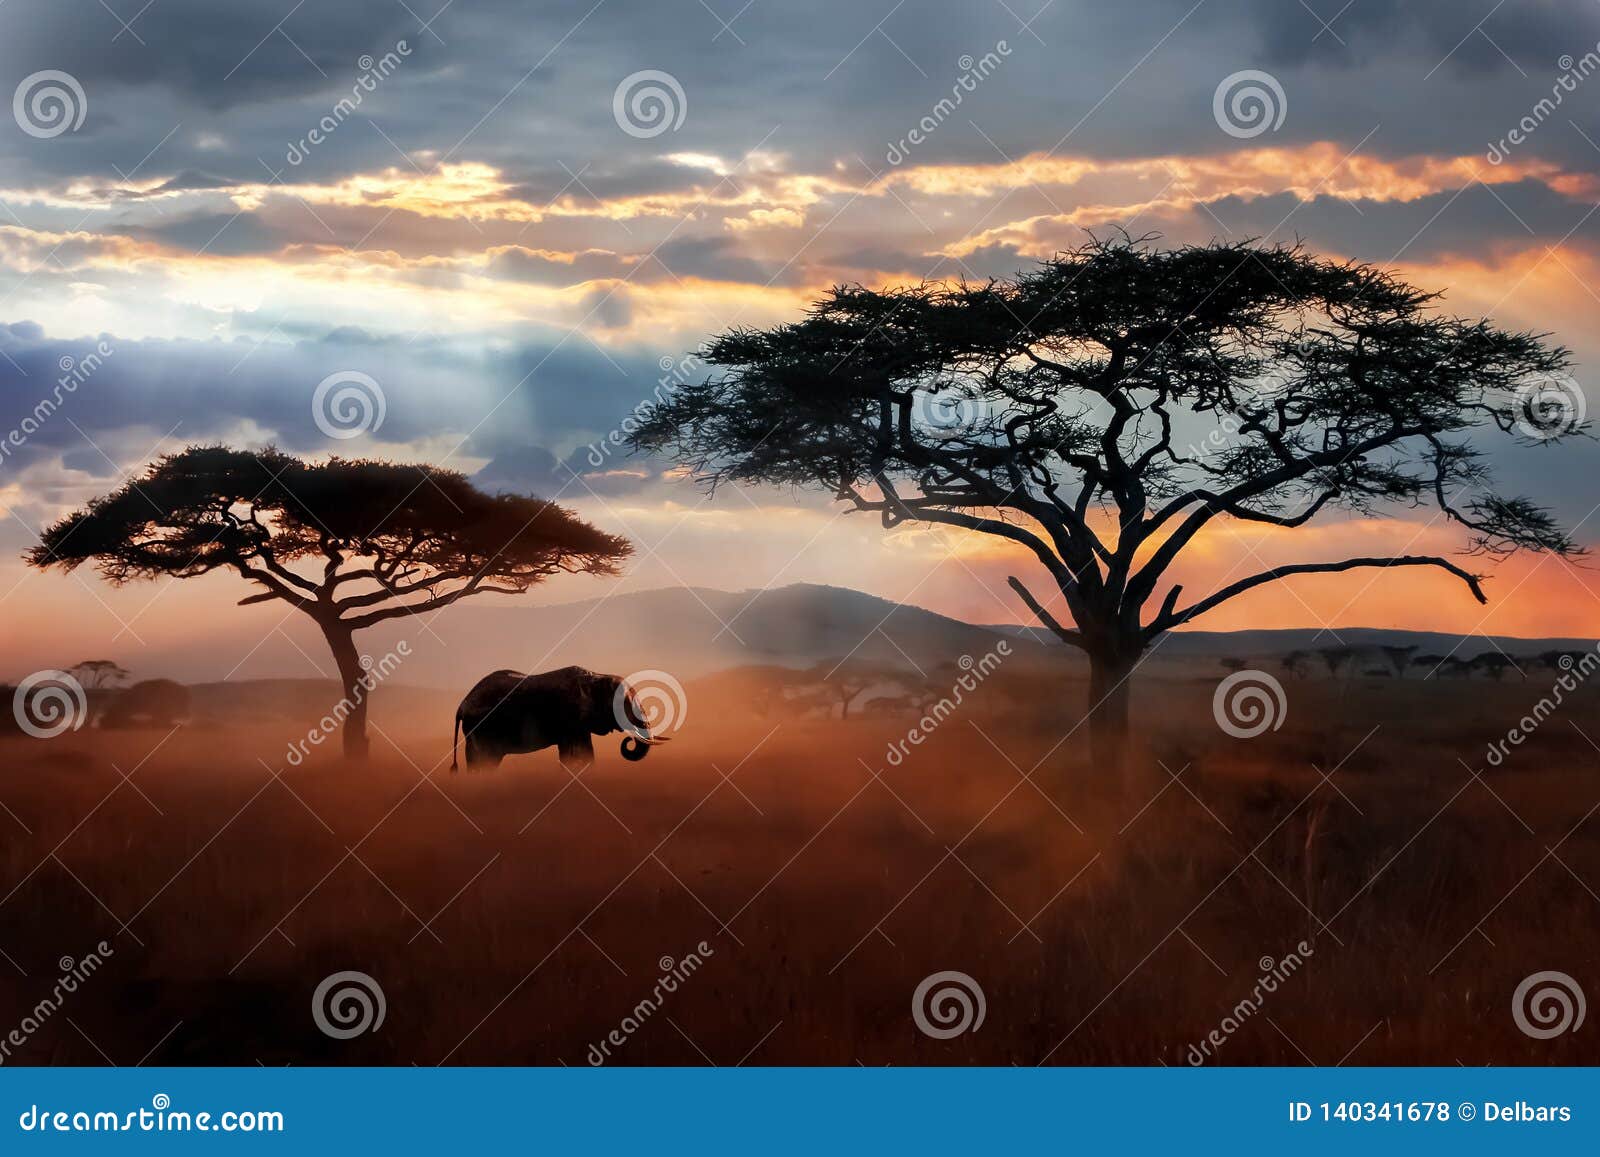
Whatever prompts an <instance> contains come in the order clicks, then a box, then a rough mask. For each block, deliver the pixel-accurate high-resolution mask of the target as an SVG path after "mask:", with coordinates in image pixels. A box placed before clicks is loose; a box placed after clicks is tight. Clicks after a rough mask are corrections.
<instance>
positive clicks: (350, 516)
mask: <svg viewBox="0 0 1600 1157" xmlns="http://www.w3.org/2000/svg"><path fill="white" fill-rule="evenodd" d="M630 549H631V548H630V547H629V545H628V543H627V542H626V541H625V540H624V539H621V538H616V537H614V536H612V535H609V534H606V533H604V532H602V531H599V530H597V529H595V528H594V527H593V526H590V525H589V524H588V523H587V522H584V521H582V520H581V519H579V518H577V517H575V516H574V515H573V514H571V513H570V512H569V511H567V510H565V509H563V508H562V507H560V506H557V505H556V504H554V503H552V502H546V501H543V500H541V499H538V498H527V497H523V496H521V495H515V494H500V495H489V494H485V493H483V492H482V491H480V490H478V489H477V488H476V487H474V486H473V485H472V483H471V482H469V481H468V480H467V479H466V478H465V476H463V475H461V474H459V473H456V472H455V471H453V470H443V469H440V468H438V467H435V466H427V465H398V464H394V463H388V462H373V461H364V460H357V461H353V460H346V459H341V458H333V459H331V460H329V461H327V462H321V463H312V462H305V461H302V460H300V459H298V458H294V457H291V456H290V455H288V454H284V453H282V452H280V451H278V450H276V449H272V448H268V449H266V450H262V451H259V452H249V451H244V450H234V449H230V448H227V447H223V446H192V447H190V448H188V449H187V450H184V451H183V452H182V453H179V454H170V455H167V456H165V457H163V458H161V459H159V460H157V461H156V462H155V463H154V464H153V465H152V466H150V467H149V468H148V469H147V470H146V471H145V472H144V473H143V475H141V476H140V477H138V478H136V479H133V480H131V481H129V482H128V483H127V484H126V485H125V486H123V487H122V488H121V489H119V490H116V491H114V492H113V493H111V494H108V495H105V496H104V497H102V498H97V499H95V500H94V501H93V502H91V503H90V504H89V505H88V506H87V507H85V508H84V509H82V510H80V511H78V512H77V513H75V514H72V515H69V516H68V517H66V518H64V519H62V520H61V521H60V522H57V523H56V524H55V525H54V526H52V527H50V528H49V529H48V530H47V531H45V533H44V536H43V537H42V539H41V540H40V542H39V544H38V545H37V546H35V547H34V548H33V549H32V550H30V551H29V552H28V554H27V556H26V558H27V561H28V562H29V563H31V564H32V565H34V566H37V567H41V568H48V567H52V566H61V567H63V568H65V569H67V570H71V569H73V568H75V567H77V566H80V565H82V564H83V563H85V562H89V561H91V560H92V561H94V562H95V563H96V564H97V565H98V568H99V571H100V573H101V574H102V575H103V576H104V577H105V578H106V579H107V580H108V581H110V582H112V583H114V584H118V585H120V584H122V583H125V582H127V581H129V580H130V579H148V578H158V577H161V576H171V577H174V578H191V577H194V576H196V575H202V574H208V573H210V572H212V571H228V570H231V571H236V572H237V573H238V574H239V575H240V576H241V577H242V578H244V579H245V580H247V581H249V582H251V583H253V584H255V585H256V586H257V587H259V588H260V590H259V591H258V592H257V593H256V594H253V595H250V596H249V597H247V598H244V599H241V600H240V603H239V605H240V606H246V605H248V604H250V603H259V602H268V601H271V600H275V599H276V600H280V601H282V602H285V603H287V604H288V605H289V606H291V607H294V608H295V609H297V610H299V611H302V612H303V613H305V614H306V615H309V616H310V617H311V619H312V620H313V621H314V622H315V623H316V624H317V626H318V627H319V628H320V629H321V631H322V634H323V637H324V638H325V639H326V640H327V642H328V646H329V648H330V649H331V650H332V652H333V658H334V662H335V663H336V664H337V666H338V669H339V679H340V683H341V685H342V686H343V688H344V692H345V697H346V703H347V704H348V706H345V705H341V707H342V709H343V713H344V714H345V726H344V750H345V754H346V755H347V756H352V757H360V756H363V755H365V753H366V750H367V737H366V719H367V696H366V691H367V690H368V688H366V687H364V686H363V684H362V680H363V676H364V674H365V671H364V668H363V666H362V662H361V654H360V652H359V651H358V650H357V648H356V644H355V638H354V635H355V632H356V631H359V630H361V629H362V628H364V627H370V626H372V625H373V624H374V623H380V622H383V621H384V620H386V619H393V618H398V617H399V616H401V615H414V614H421V613H423V612H426V611H435V610H439V609H440V608H442V607H447V606H449V605H450V604H451V603H454V602H456V601H457V600H458V599H463V598H466V597H467V596H468V595H475V594H481V593H490V592H493V593H497V594H521V593H522V592H524V591H526V590H527V589H528V588H529V587H530V586H532V585H533V584H535V583H537V582H540V581H542V580H543V579H545V578H547V577H548V576H550V575H552V574H555V573H557V572H559V571H569V572H585V573H589V574H606V575H609V574H615V573H616V566H617V563H618V562H619V561H620V560H621V559H623V558H625V557H626V556H627V555H628V553H629V551H630ZM297 564H298V565H297Z"/></svg>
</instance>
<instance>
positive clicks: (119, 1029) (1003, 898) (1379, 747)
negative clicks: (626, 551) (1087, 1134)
mask: <svg viewBox="0 0 1600 1157" xmlns="http://www.w3.org/2000/svg"><path fill="white" fill-rule="evenodd" d="M1220 676H1221V671H1220V669H1219V668H1217V667H1216V666H1215V664H1214V663H1210V664H1207V663H1200V662H1193V663H1188V664H1184V663H1172V664H1168V665H1167V666H1166V667H1164V668H1161V669H1160V670H1158V671H1157V672H1156V673H1155V674H1153V675H1150V676H1148V677H1141V678H1140V679H1139V681H1138V683H1137V685H1136V690H1135V694H1134V704H1133V710H1134V718H1135V721H1136V728H1135V732H1136V734H1137V735H1139V736H1141V737H1142V738H1141V740H1140V742H1139V743H1138V744H1137V750H1136V751H1135V752H1134V753H1133V754H1132V756H1131V758H1130V769H1129V771H1128V772H1127V773H1126V774H1125V775H1124V776H1122V777H1120V778H1117V777H1112V776H1109V775H1108V774H1107V773H1106V772H1105V771H1104V770H1103V769H1101V768H1097V767H1094V766H1091V765H1090V763H1089V761H1088V758H1087V754H1086V745H1085V743H1084V741H1083V732H1082V730H1081V728H1079V727H1078V725H1077V722H1076V720H1077V718H1078V715H1079V714H1080V712H1081V707H1079V704H1081V703H1082V700H1083V695H1084V690H1085V688H1084V681H1083V679H1082V677H1081V675H1080V674H1079V673H1076V672H1073V671H1070V670H1062V671H1049V670H1039V669H1036V668H1030V669H1028V670H1026V671H1023V670H1021V669H1020V667H1019V668H1013V669H1011V670H1009V671H1008V670H1006V669H1003V668H1002V669H1001V670H999V671H998V672H996V673H995V674H994V675H993V676H992V677H991V678H989V679H987V680H985V681H984V682H983V684H982V686H980V687H979V688H978V690H977V691H976V692H975V693H974V694H971V695H967V696H965V701H964V702H963V703H962V704H961V705H960V706H959V707H957V709H956V710H955V712H954V713H952V714H949V715H948V716H947V717H945V718H943V719H942V720H940V721H937V726H936V728H935V729H934V730H932V732H931V733H929V734H928V735H927V738H926V740H925V741H924V742H921V743H919V744H917V745H916V746H914V747H910V748H909V753H908V754H906V755H905V756H904V757H903V758H900V759H897V760H890V759H889V758H888V756H887V753H888V752H889V751H890V750H891V748H892V746H893V745H894V744H896V743H897V742H901V741H903V740H904V738H905V736H906V734H907V731H908V728H909V727H911V726H914V725H915V724H916V722H917V720H916V719H915V718H914V717H912V716H911V715H908V714H905V713H899V714H895V713H889V712H884V713H872V712H861V713H859V714H858V715H853V716H852V717H850V718H847V719H845V720H839V719H823V718H816V717H812V718H804V717H795V716H794V715H793V714H792V713H786V712H784V711H782V710H777V709H774V707H773V705H772V704H771V703H770V702H763V701H762V700H761V699H760V698H759V697H758V696H756V695H754V694H753V693H752V687H754V686H755V685H756V684H757V683H758V682H759V680H758V679H756V678H755V677H754V676H752V675H749V674H741V673H739V672H728V673H724V674H722V675H719V676H714V677H708V678H706V679H703V680H700V681H697V682H692V683H690V684H689V685H688V687H687V689H686V693H687V703H688V711H687V716H686V718H685V720H684V726H683V727H682V729H681V730H680V731H679V732H678V734H677V736H676V737H675V740H674V742H673V743H672V744H670V745H663V746H661V747H659V748H658V749H656V750H655V751H654V752H652V754H651V755H650V757H649V759H648V760H646V761H644V762H641V763H625V762H624V761H622V760H621V759H620V757H619V756H618V754H617V752H616V748H615V745H614V742H612V741H606V740H600V741H597V748H598V759H597V762H596V763H595V765H594V766H593V767H592V768H591V769H589V770H588V771H586V772H584V773H582V774H581V775H577V776H574V775H572V774H570V773H569V772H568V771H566V770H565V769H564V768H563V767H562V766H561V765H560V764H559V763H558V761H557V760H556V758H555V756H554V753H553V752H551V751H545V752H541V753H537V754H533V755H524V756H513V757H510V758H509V759H507V760H506V762H505V763H504V764H502V766H501V767H500V768H499V769H497V770H495V771H493V772H475V773H468V772H467V771H466V770H464V769H463V770H462V771H461V772H459V773H452V771H451V768H450V751H449V746H448V738H449V730H450V728H449V724H450V717H451V712H452V710H453V706H454V699H453V698H452V697H450V696H447V695H444V694H442V693H433V692H426V691H421V690H418V689H415V688H408V687H404V686H395V687H391V688H385V689H383V690H382V691H380V693H379V694H378V695H377V696H375V706H374V711H373V716H372V721H371V726H372V730H373V747H372V754H371V758H370V760H369V762H368V763H366V764H365V765H350V764H347V763H345V762H343V761H342V760H340V759H339V757H338V755H337V752H336V751H331V750H328V749H327V748H323V749H321V750H318V751H316V752H315V753H314V754H312V756H311V757H310V758H308V759H306V760H304V761H303V762H300V763H299V765H298V766H295V765H292V764H291V763H289V762H288V761H287V759H286V752H287V751H288V749H289V748H290V745H291V744H292V743H294V741H295V740H296V739H300V738H303V737H304V735H305V734H306V729H307V728H311V727H315V726H316V715H317V711H318V708H317V706H316V704H317V703H318V701H319V699H321V700H325V701H326V702H328V703H331V702H333V701H334V700H335V699H336V697H337V689H336V687H335V685H334V684H333V683H331V682H330V683H327V684H326V685H319V684H313V683H291V684H283V685H273V684H256V685H250V686H251V688H252V690H251V691H250V694H251V695H252V696H259V697H260V699H259V700H258V701H256V702H254V703H253V704H252V710H255V709H258V708H260V707H262V706H263V705H264V706H265V707H266V711H265V715H266V716H267V718H265V719H258V721H257V722H254V723H251V724H244V723H240V722H238V721H237V715H238V712H237V710H236V711H234V712H232V713H230V711H229V710H227V709H226V706H225V705H223V706H214V707H213V708H211V709H207V710H198V709H197V711H196V717H195V718H194V719H193V720H191V721H190V722H188V723H186V724H184V725H181V726H177V727H175V728H170V729H169V728H165V727H155V728H145V729H142V730H132V731H119V732H105V731H98V730H95V729H92V728H88V727H85V728H84V729H82V730H80V731H77V732H72V733H68V734H66V735H63V736H61V737H58V738H56V739H53V740H50V741H38V740H34V739H30V738H27V737H25V736H17V737H13V738H7V739H4V740H0V803H3V805H4V812H5V815H4V816H3V817H0V821H3V824H4V826H5V828H6V829H7V834H6V838H5V839H4V841H3V843H0V896H3V901H0V947H3V948H4V950H5V953H6V958H5V961H4V968H5V970H6V971H7V972H9V973H10V974H11V981H10V982H9V983H7V984H5V985H3V986H0V1023H3V1024H6V1025H9V1024H12V1023H16V1022H20V1021H22V1020H23V1019H24V1018H25V1017H28V1016H29V1015H30V1009H31V1008H32V1007H33V1006H34V1003H35V1001H36V1000H37V999H38V998H39V997H40V996H41V995H43V994H45V993H46V992H48V990H49V988H50V985H51V982H52V981H53V980H54V979H55V977H56V970H57V968H58V963H59V964H61V965H64V964H66V961H60V962H58V958H74V959H78V958H82V957H83V956H84V954H85V953H87V952H89V951H92V950H93V949H94V946H95V945H96V944H97V943H98V942H101V941H104V942H105V944H106V946H107V947H108V948H109V949H110V952H109V954H105V959H104V962H103V964H102V965H101V967H100V968H99V969H98V971H96V972H95V973H94V974H93V975H92V976H90V977H89V978H88V979H87V980H86V981H85V982H84V983H83V984H82V985H81V986H80V987H79V990H78V991H77V992H76V993H75V994H74V995H73V996H72V997H71V998H70V999H69V1000H68V1002H67V1003H66V1004H65V1006H64V1007H63V1008H62V1010H61V1011H60V1012H59V1013H57V1014H56V1015H54V1016H52V1017H50V1018H49V1019H48V1020H47V1021H46V1022H45V1023H43V1024H41V1025H39V1026H38V1030H37V1031H36V1032H35V1033H34V1034H33V1035H32V1036H31V1037H29V1039H28V1040H27V1042H26V1045H25V1046H24V1047H23V1048H21V1049H18V1050H16V1051H15V1053H14V1054H13V1055H12V1056H10V1057H8V1063H50V1064H91V1065H93V1064H104V1063H114V1064H117V1065H133V1064H138V1063H144V1064H173V1063H207V1064H236V1065H250V1064H257V1063H259V1064H265V1065H280V1064H306V1063H334V1064H354V1063H369V1064H373V1063H376V1064H402V1065H405V1064H413V1063H414V1064H419V1065H435V1064H456V1065H459V1064H513V1063H515V1064H541V1065H546V1064H547V1065H556V1064H568V1065H582V1064H586V1063H594V1061H595V1060H596V1059H597V1058H598V1059H600V1060H602V1061H603V1062H604V1063H609V1064H629V1065H641V1064H686V1065H700V1064H718V1065H734V1064H739V1063H762V1064H774V1063H797V1064H846V1065H848V1064H856V1063H859V1064H863V1065H885V1064H895V1065H904V1064H972V1063H982V1064H1021V1065H1032V1064H1041V1063H1044V1064H1158V1063H1159V1064H1169V1065H1182V1064H1187V1063H1197V1057H1198V1058H1199V1059H1200V1060H1204V1062H1205V1063H1221V1064H1285V1065H1302V1064H1317V1065H1332V1064H1339V1063H1347V1064H1394V1063H1413V1064H1414V1063H1430V1064H1455V1063H1460V1064H1466V1065H1482V1064H1497V1065H1516V1064H1549V1063H1559V1064H1573V1063H1595V1062H1596V1061H1597V1060H1600V1053H1597V1052H1596V1046H1595V1043H1594V1042H1595V1040H1596V1039H1597V1038H1596V1036H1595V1034H1594V1033H1593V1032H1592V1031H1578V1032H1571V1033H1566V1034H1564V1035H1560V1036H1557V1037H1554V1038H1552V1039H1547V1040H1541V1039H1536V1038H1534V1037H1530V1036H1529V1035H1527V1034H1526V1033H1524V1032H1523V1031H1519V1028H1518V1025H1517V1023H1516V1021H1515V1020H1514V1018H1513V1015H1512V994H1513V990H1514V989H1516V987H1517V985H1518V983H1519V982H1520V981H1521V980H1522V979H1523V978H1524V977H1526V976H1528V975H1529V974H1531V973H1534V972H1537V971H1539V970H1542V969H1547V968H1561V969H1564V970H1565V971H1567V972H1582V971H1583V970H1584V969H1585V968H1592V967H1593V965H1594V963H1595V961H1596V960H1597V959H1600V922H1597V921H1596V913H1597V905H1600V897H1596V896H1595V895H1594V893H1593V891H1592V890H1591V889H1590V888H1589V887H1588V886H1587V885H1585V884H1584V883H1583V881H1584V880H1585V879H1594V878H1597V877H1600V821H1597V820H1596V818H1595V813H1596V809H1597V807H1600V750H1597V748H1596V746H1595V741H1596V740H1597V739H1600V720H1597V713H1596V710H1595V708H1596V706H1597V705H1600V691H1597V690H1596V689H1595V688H1593V687H1588V686H1583V687H1580V688H1579V689H1578V690H1577V691H1576V692H1575V693H1573V694H1571V695H1570V696H1567V697H1566V701H1565V702H1564V703H1563V704H1562V705H1561V707H1560V709H1559V712H1558V713H1557V714H1555V715H1553V716H1551V717H1549V718H1548V719H1546V720H1545V721H1544V722H1543V725H1542V726H1540V727H1538V728H1537V729H1536V730H1535V732H1534V733H1533V734H1532V735H1531V737H1530V738H1529V739H1528V740H1527V742H1526V743H1524V744H1522V745H1521V746H1519V747H1517V748H1516V749H1515V750H1513V751H1512V752H1511V753H1510V756H1509V757H1508V758H1505V759H1504V760H1502V761H1501V762H1500V765H1499V766H1491V765H1490V764H1489V762H1488V761H1487V760H1486V752H1487V751H1488V749H1489V747H1490V745H1492V744H1494V743H1496V742H1497V741H1501V740H1503V739H1504V737H1505V733H1506V729H1507V726H1508V724H1510V723H1512V722H1513V721H1515V720H1516V719H1518V718H1519V717H1521V716H1523V715H1524V714H1525V713H1526V712H1528V711H1529V710H1530V709H1532V708H1533V707H1534V705H1535V704H1536V703H1537V702H1538V701H1539V700H1540V699H1541V697H1543V696H1546V695H1547V694H1548V692H1549V691H1550V689H1551V684H1552V682H1553V679H1554V674H1553V673H1552V672H1548V671H1538V670H1532V669H1530V670H1529V672H1528V676H1527V678H1526V679H1525V680H1524V679H1520V678H1517V677H1516V676H1515V674H1513V675H1511V676H1510V677H1508V678H1507V679H1505V680H1504V681H1490V680H1487V679H1483V678H1465V679H1452V680H1443V679H1433V680H1426V681H1425V680H1423V679H1420V678H1417V677H1415V676H1413V677H1412V678H1409V679H1394V678H1373V677H1367V676H1364V675H1362V674H1360V673H1356V674H1350V675H1347V676H1346V677H1344V678H1338V679H1335V678H1330V677H1328V676H1327V675H1326V674H1319V675H1310V676H1307V677H1304V678H1294V677H1291V676H1288V675H1286V674H1285V675H1283V676H1282V684H1283V686H1284V688H1285V692H1286V704H1287V709H1286V713H1285V715H1284V718H1283V721H1282V726H1281V728H1280V729H1278V730H1276V731H1271V730H1269V731H1267V732H1265V733H1264V734H1262V735H1260V736H1258V737H1255V738H1252V739H1239V738H1234V737H1231V736H1229V735H1227V734H1224V733H1223V731H1221V730H1220V729H1219V727H1218V726H1217V723H1216V720H1215V719H1214V718H1213V709H1212V699H1213V693H1214V689H1215V687H1216V686H1217V683H1218V680H1219V678H1220ZM290 691H295V692H296V693H295V694H290ZM319 693H320V695H319ZM205 702H206V701H205V700H204V699H203V698H201V697H199V696H197V703H198V704H202V705H203V704H204V703H205ZM208 711H209V714H208ZM612 738H613V741H614V739H615V737H612ZM691 954H693V958H694V960H695V961H696V964H695V966H694V968H693V970H692V972H689V973H688V974H687V975H684V976H683V978H682V979H681V982H680V983H678V984H676V985H675V986H672V987H674V989H675V990H674V991H672V992H670V993H668V994H665V995H663V994H662V992H661V990H660V989H659V988H658V982H659V981H660V979H661V978H662V977H663V976H664V975H670V974H671V973H672V971H673V970H677V971H679V972H680V973H681V972H683V969H682V968H681V967H680V962H684V961H687V960H689V959H690V958H691ZM1291 961H1292V962H1293V963H1292V964H1291V963H1288V962H1291ZM341 970H359V971H361V972H365V973H367V974H369V975H370V976H371V977H373V978H375V979H376V980H377V981H378V982H379V983H380V984H381V987H382V991H383V993H384V994H385V998H386V1009H385V1015H384V1019H383V1020H382V1023H381V1027H379V1028H377V1029H376V1030H375V1031H371V1032H367V1033H364V1034H363V1035H361V1036H359V1037H356V1038H354V1039H348V1040H341V1039H336V1038H333V1037H330V1036H329V1035H327V1034H326V1033H324V1032H322V1031H319V1029H318V1027H317V1025H316V1024H315V1023H314V1022H313V1018H312V1016H311V1015H310V1012H309V1007H310V1003H311V1001H312V998H313V989H314V988H315V986H316V985H317V982H318V981H319V980H320V979H321V978H323V977H324V976H327V975H331V974H333V973H336V972H339V971H341ZM944 970H957V971H960V972H963V973H966V974H967V975H968V976H970V977H971V978H973V980H974V981H976V982H977V984H978V985H980V986H981V990H982V993H983V999H984V1015H983V1019H982V1020H981V1023H979V1024H978V1025H977V1026H976V1027H975V1028H972V1029H971V1030H970V1031H965V1032H962V1033H960V1034H958V1035H955V1036H952V1037H950V1038H949V1039H939V1038H937V1037H934V1036H930V1035H928V1034H927V1033H925V1032H923V1031H919V1028H918V1026H917V1023H916V1021H915V1020H914V1018H913V1015H912V1003H913V993H914V990H915V989H916V988H917V987H918V985H919V983H920V982H921V981H923V979H924V978H926V977H929V976H931V975H933V974H935V973H937V972H940V971H944ZM1274 972H1277V973H1278V974H1279V975H1280V977H1281V981H1280V982H1279V983H1276V984H1271V985H1269V987H1271V988H1272V989H1273V991H1272V992H1271V993H1270V994H1268V995H1266V996H1264V997H1263V996H1262V993H1261V989H1260V987H1259V982H1260V981H1261V980H1262V979H1263V977H1264V976H1268V975H1271V974H1272V973H1274ZM652 993H654V995H655V997H656V1006H655V1007H653V1009H651V1010H649V1011H645V1012H644V1013H643V1015H642V1016H641V1015H639V1013H640V1010H639V1009H638V1006H639V1004H640V1002H641V1001H642V1000H646V999H647V998H650V997H651V996H652ZM1253 993H1254V998H1253V1000H1252V994H1253ZM1247 1000H1249V1001H1252V1004H1258V1005H1259V1007H1258V1008H1255V1007H1252V1008H1251V1009H1249V1010H1248V1011H1247V1010H1245V1009H1242V1008H1240V1007H1239V1006H1240V1002H1241V1001H1247ZM630 1018H632V1019H630ZM624 1022H627V1023H628V1025H629V1026H630V1027H631V1030H632V1031H628V1032H624V1033H619V1035H621V1036H622V1037H623V1039H624V1043H623V1044H621V1045H620V1046H619V1045H611V1046H609V1047H607V1048H606V1049H605V1050H604V1052H600V1051H596V1050H597V1046H601V1045H602V1044H603V1043H604V1042H605V1041H606V1039H607V1037H608V1034H611V1033H612V1032H613V1030H616V1029H618V1026H619V1025H622V1024H624ZM1224 1022H1226V1023H1227V1026H1228V1028H1227V1029H1221V1028H1219V1026H1222V1025H1224ZM1214 1032H1215V1033H1216V1034H1217V1035H1218V1036H1220V1037H1222V1038H1223V1043H1222V1044H1221V1045H1220V1046H1217V1045H1215V1044H1211V1045H1207V1044H1206V1043H1205V1042H1206V1041H1207V1040H1208V1038H1210V1039H1213V1040H1214V1039H1215V1038H1213V1037H1212V1036H1211V1034H1213V1033H1214ZM1197 1048H1198V1049H1199V1050H1200V1051H1199V1052H1198V1054H1197V1053H1196V1049H1197Z"/></svg>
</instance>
